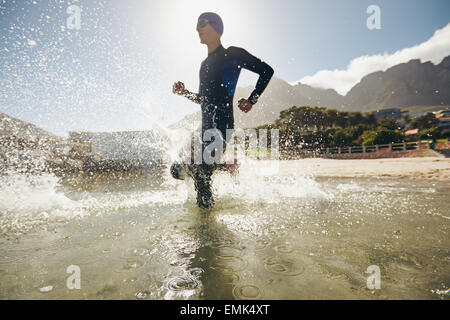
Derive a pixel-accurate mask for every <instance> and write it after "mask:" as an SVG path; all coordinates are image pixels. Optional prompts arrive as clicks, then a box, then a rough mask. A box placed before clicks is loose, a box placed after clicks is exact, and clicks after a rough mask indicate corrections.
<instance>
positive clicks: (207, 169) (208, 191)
mask: <svg viewBox="0 0 450 320" xmlns="http://www.w3.org/2000/svg"><path fill="white" fill-rule="evenodd" d="M192 169H193V170H192V179H193V180H194V187H195V190H196V191H197V205H198V206H199V207H200V208H205V209H208V208H211V207H213V206H214V198H213V192H212V179H211V176H212V175H213V173H214V166H212V165H207V164H200V165H194V166H193V168H192Z"/></svg>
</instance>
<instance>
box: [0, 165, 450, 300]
mask: <svg viewBox="0 0 450 320" xmlns="http://www.w3.org/2000/svg"><path fill="white" fill-rule="evenodd" d="M278 164H279V169H280V170H278V171H277V170H272V169H273V168H278V167H277V166H275V167H271V168H270V166H272V165H273V163H271V162H269V161H247V162H245V163H243V164H242V166H241V167H240V173H239V174H238V175H237V176H236V177H231V176H229V175H228V174H226V173H220V174H217V175H216V176H215V177H214V187H215V196H216V206H215V207H214V208H213V209H211V210H201V209H199V208H197V207H196V205H195V193H194V190H193V187H192V183H191V181H175V180H173V179H172V178H171V177H170V175H169V174H168V170H167V169H165V168H163V169H153V170H146V171H141V172H134V173H121V174H111V173H110V174H106V173H105V174H97V175H90V174H87V175H83V176H80V175H72V176H70V175H68V176H65V178H64V179H58V178H56V177H54V176H52V175H42V176H29V177H25V176H22V175H14V174H13V175H9V176H3V177H0V180H1V181H0V230H1V232H0V298H1V299H449V286H450V267H449V266H450V264H449V262H450V261H449V260H450V237H449V227H450V201H449V197H450V186H449V185H448V184H446V183H443V182H438V181H418V180H409V179H398V180H393V179H387V178H358V179H353V178H321V177H314V176H310V175H307V174H306V173H305V172H303V170H302V167H301V161H297V162H292V161H291V162H280V163H277V165H278ZM268 167H269V168H268ZM266 169H267V170H266ZM69 266H78V267H79V270H80V277H79V279H80V289H69V288H68V285H67V281H68V279H69V278H70V277H71V276H72V274H71V273H68V267H69ZM370 266H372V268H373V266H376V267H377V268H378V269H379V289H377V288H374V287H370V283H373V282H370V281H369V286H368V278H369V277H370V276H371V274H369V273H367V270H368V268H369V267H370ZM369 269H370V268H369ZM69 270H70V269H69Z"/></svg>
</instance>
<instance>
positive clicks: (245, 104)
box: [238, 98, 253, 113]
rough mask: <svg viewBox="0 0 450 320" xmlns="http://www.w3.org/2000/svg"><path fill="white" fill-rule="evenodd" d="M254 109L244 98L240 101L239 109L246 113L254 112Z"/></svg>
mask: <svg viewBox="0 0 450 320" xmlns="http://www.w3.org/2000/svg"><path fill="white" fill-rule="evenodd" d="M252 107H253V105H252V104H251V102H250V101H248V100H247V99H244V98H242V99H241V100H239V101H238V108H239V109H241V110H242V111H243V112H245V113H247V112H249V111H250V110H252Z"/></svg>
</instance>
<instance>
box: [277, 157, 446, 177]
mask: <svg viewBox="0 0 450 320" xmlns="http://www.w3.org/2000/svg"><path fill="white" fill-rule="evenodd" d="M292 166H296V167H298V166H301V169H302V171H304V172H305V173H307V174H312V175H314V176H322V177H391V178H414V179H429V180H440V181H450V158H439V157H435V158H394V159H389V158H386V159H361V160H335V159H302V160H298V161H292V162H290V161H286V167H288V168H291V167H292ZM283 167H284V165H283V166H282V168H283ZM282 170H283V169H282Z"/></svg>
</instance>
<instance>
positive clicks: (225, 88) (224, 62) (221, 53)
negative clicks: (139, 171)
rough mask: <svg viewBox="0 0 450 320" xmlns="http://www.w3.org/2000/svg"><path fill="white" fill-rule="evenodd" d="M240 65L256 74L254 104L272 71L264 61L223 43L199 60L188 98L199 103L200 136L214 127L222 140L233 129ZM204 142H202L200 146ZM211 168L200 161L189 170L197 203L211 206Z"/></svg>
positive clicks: (250, 97)
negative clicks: (197, 78)
mask: <svg viewBox="0 0 450 320" xmlns="http://www.w3.org/2000/svg"><path fill="white" fill-rule="evenodd" d="M242 69H247V70H250V71H252V72H255V73H258V74H259V79H258V82H257V84H256V87H255V89H254V90H253V92H252V93H251V94H250V96H249V97H248V100H249V101H250V102H251V103H252V104H255V103H256V102H257V100H258V98H259V96H260V95H261V94H262V93H263V91H264V90H265V88H266V87H267V85H268V84H269V81H270V79H271V78H272V75H273V73H274V71H273V69H272V68H271V67H270V66H269V65H268V64H267V63H265V62H263V61H261V60H260V59H258V58H256V57H255V56H253V55H251V54H250V53H248V52H247V51H246V50H244V49H242V48H238V47H229V48H228V49H225V48H224V47H223V46H222V45H219V47H217V49H215V50H214V51H213V52H211V53H209V54H208V57H207V58H206V59H205V60H204V61H203V62H202V64H201V68H200V88H199V93H198V94H191V95H188V98H189V99H190V100H192V101H194V102H196V103H199V104H200V105H201V109H202V132H201V134H202V137H203V134H204V132H205V131H206V130H208V129H213V128H216V129H218V130H219V131H220V132H221V133H222V136H223V138H224V143H225V138H226V137H227V135H226V130H227V129H234V118H233V97H234V92H235V89H236V84H237V82H238V79H239V75H240V73H241V70H242ZM207 143H208V142H204V143H203V147H202V150H203V149H204V148H205V147H206V145H207ZM224 151H225V145H224ZM214 169H215V166H214V165H207V164H205V163H202V164H201V165H197V166H194V170H193V173H192V172H191V176H192V177H193V179H194V182H195V187H196V189H197V203H198V205H199V206H201V207H210V206H211V205H212V204H213V201H212V190H211V175H212V174H213V172H214ZM191 171H192V170H191Z"/></svg>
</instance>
